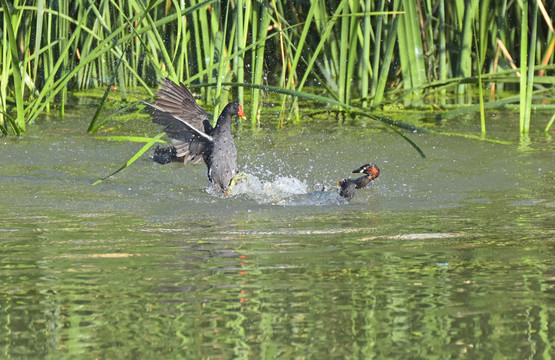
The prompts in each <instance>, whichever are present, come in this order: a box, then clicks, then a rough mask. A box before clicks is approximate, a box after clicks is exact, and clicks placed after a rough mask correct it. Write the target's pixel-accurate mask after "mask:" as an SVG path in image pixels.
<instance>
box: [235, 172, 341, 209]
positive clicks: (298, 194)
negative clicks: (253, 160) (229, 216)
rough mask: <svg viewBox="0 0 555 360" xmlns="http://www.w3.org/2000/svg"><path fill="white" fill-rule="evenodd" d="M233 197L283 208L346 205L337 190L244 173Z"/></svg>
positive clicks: (291, 179)
mask: <svg viewBox="0 0 555 360" xmlns="http://www.w3.org/2000/svg"><path fill="white" fill-rule="evenodd" d="M231 195H233V196H247V197H249V198H251V199H253V200H255V201H256V202H258V203H263V204H268V203H269V204H273V205H283V206H299V205H306V206H321V205H330V204H345V203H347V201H346V200H345V199H343V198H342V197H341V196H339V194H338V193H337V191H335V190H328V191H326V190H316V191H314V190H312V189H311V188H310V186H309V185H308V184H307V183H306V182H304V181H301V180H299V179H297V178H295V177H288V176H278V177H276V178H275V179H273V180H261V179H260V178H258V177H257V176H255V175H252V174H246V173H242V174H241V175H240V176H239V177H238V178H237V181H236V183H235V184H234V185H233V187H232V191H231Z"/></svg>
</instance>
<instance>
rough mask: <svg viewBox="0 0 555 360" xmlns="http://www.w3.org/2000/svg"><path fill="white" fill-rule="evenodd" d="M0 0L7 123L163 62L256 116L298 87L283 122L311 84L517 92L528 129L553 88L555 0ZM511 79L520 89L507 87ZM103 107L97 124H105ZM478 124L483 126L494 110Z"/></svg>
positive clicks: (156, 71) (443, 94) (411, 101)
mask: <svg viewBox="0 0 555 360" xmlns="http://www.w3.org/2000/svg"><path fill="white" fill-rule="evenodd" d="M0 4H1V5H2V8H1V9H0V29H1V33H0V37H1V39H2V47H1V51H0V63H1V65H0V67H1V71H2V72H1V74H0V131H2V132H3V133H4V134H9V133H14V134H22V133H23V132H24V131H25V128H26V124H28V123H29V122H32V121H34V120H35V119H36V118H37V116H38V115H39V114H40V113H42V112H48V111H51V108H54V109H56V110H57V111H59V112H60V113H61V114H62V115H63V112H64V108H65V106H66V104H67V99H68V92H70V91H72V90H77V89H86V88H95V87H104V88H105V89H108V88H114V87H116V86H117V89H118V92H119V93H120V94H121V97H122V98H123V99H126V98H127V97H128V89H129V88H133V87H143V88H144V89H146V90H147V91H148V92H149V93H152V90H151V89H152V87H154V86H155V85H156V80H157V79H159V78H161V77H165V76H169V77H171V78H173V79H175V80H183V81H184V82H185V83H186V84H189V85H199V87H196V89H197V90H198V91H199V92H200V94H201V95H202V98H203V100H204V101H205V102H207V103H208V104H209V105H211V106H213V107H214V109H215V111H216V112H217V111H218V109H219V108H221V107H222V106H223V102H225V101H227V100H229V99H230V98H236V99H238V100H239V101H240V102H241V103H247V102H248V103H247V104H245V105H246V107H247V108H250V113H251V115H250V118H251V121H252V124H253V125H254V126H256V125H258V124H260V122H263V121H274V120H264V118H263V117H261V116H260V114H261V112H260V110H261V108H262V106H263V104H264V101H265V98H264V97H265V95H266V94H267V91H264V90H265V89H270V88H271V87H270V86H277V87H278V88H282V89H285V90H290V91H291V92H289V93H287V92H284V93H282V94H281V99H282V100H281V116H280V118H279V119H277V120H275V121H276V125H278V126H284V125H285V123H286V122H287V121H290V120H291V119H295V120H294V121H300V117H299V113H298V99H299V97H298V96H295V95H292V94H304V93H314V94H316V95H323V98H329V99H334V100H336V101H337V103H335V105H334V106H335V107H336V109H337V110H339V111H343V112H347V113H355V112H356V111H362V112H367V111H368V110H369V109H375V108H379V107H381V106H383V105H386V104H388V103H397V102H402V103H403V104H404V105H405V106H416V107H420V106H430V105H433V106H435V107H436V108H438V109H449V108H454V109H457V108H460V107H467V106H472V105H473V104H474V103H475V102H476V101H478V100H480V101H485V103H484V104H483V106H482V107H481V108H482V109H491V108H492V107H495V106H505V105H506V104H507V101H508V102H509V103H511V102H512V103H515V104H520V109H521V111H522V112H521V132H522V133H526V132H528V131H529V128H530V119H531V111H532V109H533V108H534V107H536V106H538V105H539V104H540V101H541V102H543V103H542V106H544V105H545V102H549V101H551V98H550V97H549V89H551V87H552V86H553V83H555V77H554V71H555V66H554V64H553V56H552V54H553V47H554V45H555V40H554V37H553V26H552V25H551V20H550V15H549V14H550V12H551V13H552V12H553V11H554V9H555V3H554V1H549V2H547V1H542V0H534V1H529V0H522V1H491V0H486V1H480V2H479V1H478V0H454V1H445V0H430V1H414V0H393V1H385V0H376V1H369V0H360V1H348V0H328V1H324V0H317V1H311V2H290V1H283V0H259V1H249V0H235V1H230V0H223V1H216V0H205V1H199V0H192V1H191V2H184V1H175V2H169V1H162V0H157V1H156V0H152V1H146V0H99V1H85V0H76V1H71V2H69V1H45V0H35V1H34V2H32V4H29V2H28V1H27V2H25V1H18V0H13V1H11V2H10V1H8V0H0ZM539 13H541V16H538V15H539ZM551 16H552V15H551ZM539 59H541V60H539ZM209 84H210V85H209ZM212 84H216V85H217V86H212ZM222 84H231V85H225V86H224V85H222ZM243 85H252V86H249V87H247V90H245V89H244V86H243ZM307 86H309V87H310V89H309V90H306V89H307ZM265 87H266V88H265ZM484 88H489V89H490V98H489V99H485V97H484V95H483V94H484V93H485V92H484V91H483V90H484ZM476 90H479V91H480V96H479V97H477V96H476V95H475V94H476ZM511 91H512V92H513V93H516V94H519V96H516V97H514V96H513V97H509V98H501V97H500V96H501V95H500V94H504V93H508V92H511ZM107 94H108V92H106V95H107ZM450 94H456V95H457V96H456V97H454V98H453V97H448V95H450ZM452 99H454V100H452ZM507 99H509V100H507ZM341 104H344V105H341ZM100 108H101V106H100ZM469 109H472V107H470V108H469ZM100 111H101V109H100V110H99V112H97V116H95V118H94V119H93V121H92V122H91V124H90V126H89V131H90V132H94V131H97V130H98V129H100V128H101V127H102V126H103V124H104V123H103V121H101V120H99V119H101V118H102V117H101V116H100ZM452 113H453V112H452V111H450V112H446V113H445V114H452ZM481 127H482V131H485V120H482V122H481Z"/></svg>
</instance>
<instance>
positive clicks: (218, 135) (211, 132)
mask: <svg viewBox="0 0 555 360" xmlns="http://www.w3.org/2000/svg"><path fill="white" fill-rule="evenodd" d="M156 95H157V96H158V98H157V99H156V101H155V103H154V104H149V103H147V102H144V103H145V104H146V106H147V111H148V112H149V113H150V115H151V116H152V121H153V122H154V123H156V124H160V125H163V126H165V128H164V131H165V132H166V134H167V135H168V137H169V138H170V139H171V142H172V144H173V146H174V147H175V154H170V155H169V156H170V159H171V158H172V157H177V158H183V162H184V163H185V164H187V163H188V162H191V161H192V162H193V164H198V163H200V162H202V161H204V162H205V163H206V166H207V167H208V180H209V181H210V183H211V184H212V186H214V188H216V189H218V190H220V191H223V192H227V190H228V188H229V185H230V183H231V180H232V179H233V177H234V176H235V175H237V173H238V171H237V150H236V149H235V141H234V140H233V133H232V131H231V118H232V117H233V116H234V115H237V116H239V117H241V118H242V119H245V114H243V109H242V107H241V105H239V104H237V103H236V102H230V103H229V104H227V105H226V107H225V108H224V110H223V111H222V113H221V115H220V117H219V118H218V121H217V122H216V126H215V127H212V125H211V124H210V121H209V119H210V116H209V115H208V113H206V111H204V110H203V109H202V108H201V107H200V106H199V105H198V104H197V102H196V101H195V98H194V97H193V94H191V92H190V91H189V89H187V87H186V86H185V85H184V84H183V83H181V82H180V83H179V85H178V84H176V83H174V82H173V81H171V80H170V79H163V80H162V81H161V82H160V90H158V91H157V92H156ZM170 151H173V150H170ZM163 153H164V149H162V150H159V153H158V154H163ZM155 156H156V152H155ZM169 161H171V160H169ZM169 161H167V162H169Z"/></svg>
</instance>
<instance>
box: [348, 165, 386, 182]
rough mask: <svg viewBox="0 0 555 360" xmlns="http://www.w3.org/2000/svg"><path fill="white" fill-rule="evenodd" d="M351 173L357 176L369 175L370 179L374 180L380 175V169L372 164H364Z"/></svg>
mask: <svg viewBox="0 0 555 360" xmlns="http://www.w3.org/2000/svg"><path fill="white" fill-rule="evenodd" d="M353 173H357V174H367V175H370V179H372V180H374V179H375V178H377V177H378V176H379V175H380V169H379V168H378V167H377V166H376V164H374V163H370V164H365V165H362V166H361V167H359V168H358V169H356V170H353Z"/></svg>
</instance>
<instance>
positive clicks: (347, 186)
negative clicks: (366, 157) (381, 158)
mask: <svg viewBox="0 0 555 360" xmlns="http://www.w3.org/2000/svg"><path fill="white" fill-rule="evenodd" d="M353 173H356V174H365V175H364V176H361V177H359V178H357V179H343V180H341V181H338V182H337V184H338V185H339V186H340V189H339V195H340V196H341V197H343V198H345V199H346V200H351V199H352V198H353V197H354V196H355V191H356V190H357V189H362V188H364V187H366V186H367V185H368V184H369V183H370V181H372V180H374V179H375V178H377V177H378V176H379V175H380V169H378V167H377V166H376V164H373V163H370V164H365V165H362V166H361V167H359V168H358V169H356V170H353Z"/></svg>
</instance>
